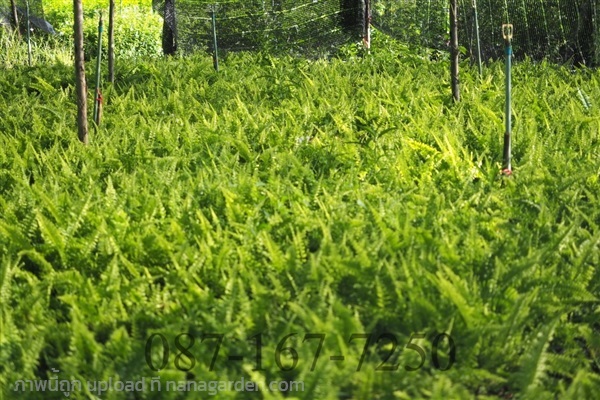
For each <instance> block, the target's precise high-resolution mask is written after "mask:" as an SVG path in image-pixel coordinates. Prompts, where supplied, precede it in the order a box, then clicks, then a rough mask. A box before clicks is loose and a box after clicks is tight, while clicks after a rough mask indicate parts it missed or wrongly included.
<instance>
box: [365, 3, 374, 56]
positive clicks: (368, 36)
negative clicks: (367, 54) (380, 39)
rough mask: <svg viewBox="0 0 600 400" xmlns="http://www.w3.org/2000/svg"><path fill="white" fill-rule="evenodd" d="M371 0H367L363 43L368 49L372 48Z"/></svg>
mask: <svg viewBox="0 0 600 400" xmlns="http://www.w3.org/2000/svg"><path fill="white" fill-rule="evenodd" d="M371 18H372V14H371V0H365V15H364V27H365V28H364V32H363V43H364V45H365V48H366V49H367V51H370V50H371Z"/></svg>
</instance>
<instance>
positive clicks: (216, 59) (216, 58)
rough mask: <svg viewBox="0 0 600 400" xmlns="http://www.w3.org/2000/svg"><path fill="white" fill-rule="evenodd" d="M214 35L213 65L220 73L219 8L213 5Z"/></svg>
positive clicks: (211, 10) (211, 11) (211, 9)
mask: <svg viewBox="0 0 600 400" xmlns="http://www.w3.org/2000/svg"><path fill="white" fill-rule="evenodd" d="M210 13H211V20H212V31H213V32H212V33H213V65H214V67H215V71H217V72H219V47H218V45H217V6H216V5H213V6H212V7H211V8H210Z"/></svg>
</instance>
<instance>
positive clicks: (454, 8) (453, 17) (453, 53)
mask: <svg viewBox="0 0 600 400" xmlns="http://www.w3.org/2000/svg"><path fill="white" fill-rule="evenodd" d="M457 3H458V2H457V0H451V2H450V75H451V77H452V97H453V98H454V101H456V102H458V101H460V84H459V76H458V56H459V54H460V52H459V49H458V4H457Z"/></svg>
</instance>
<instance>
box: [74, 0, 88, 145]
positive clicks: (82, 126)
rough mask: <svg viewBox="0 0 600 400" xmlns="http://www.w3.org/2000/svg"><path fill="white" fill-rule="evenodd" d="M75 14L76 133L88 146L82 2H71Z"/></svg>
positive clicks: (80, 0) (79, 0) (77, 0)
mask: <svg viewBox="0 0 600 400" xmlns="http://www.w3.org/2000/svg"><path fill="white" fill-rule="evenodd" d="M73 13H74V14H75V24H74V31H75V32H74V39H75V87H76V91H77V131H78V134H79V140H81V142H83V144H88V123H87V84H86V81H85V62H84V59H83V6H82V0H73Z"/></svg>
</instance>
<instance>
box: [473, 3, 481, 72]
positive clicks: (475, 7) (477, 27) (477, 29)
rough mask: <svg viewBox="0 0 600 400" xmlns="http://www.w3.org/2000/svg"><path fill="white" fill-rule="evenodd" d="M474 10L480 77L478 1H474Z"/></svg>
mask: <svg viewBox="0 0 600 400" xmlns="http://www.w3.org/2000/svg"><path fill="white" fill-rule="evenodd" d="M473 9H474V10H475V33H476V35H477V63H478V64H479V76H481V75H483V67H482V65H481V39H480V37H479V13H478V12H477V0H473Z"/></svg>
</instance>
